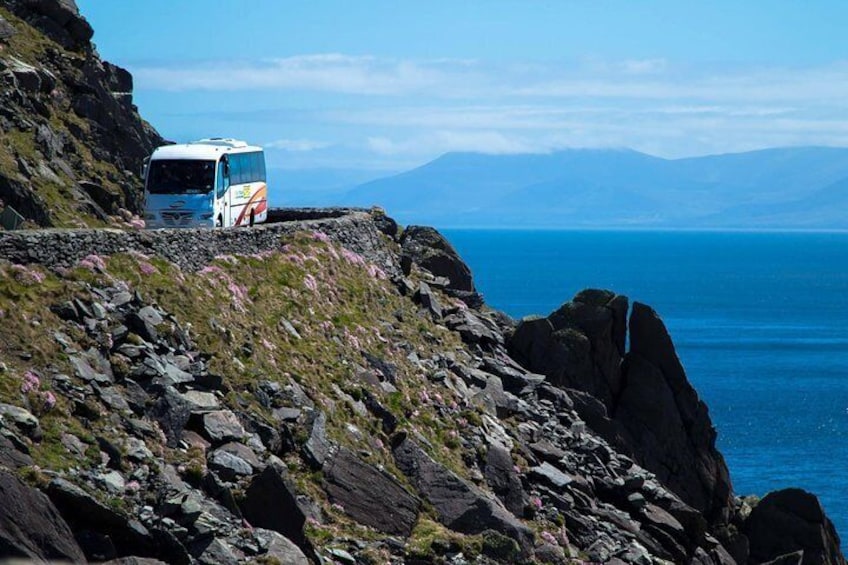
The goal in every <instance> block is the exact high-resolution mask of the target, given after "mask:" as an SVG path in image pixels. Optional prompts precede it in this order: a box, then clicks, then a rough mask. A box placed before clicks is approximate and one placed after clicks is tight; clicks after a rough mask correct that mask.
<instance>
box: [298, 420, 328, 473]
mask: <svg viewBox="0 0 848 565" xmlns="http://www.w3.org/2000/svg"><path fill="white" fill-rule="evenodd" d="M310 420H311V421H310V422H309V423H308V424H307V425H308V426H309V430H310V431H309V439H307V440H306V443H305V444H304V445H303V456H304V457H305V458H306V461H307V463H309V465H310V466H312V467H313V468H314V469H321V468H322V467H323V466H324V462H325V461H326V459H327V456H328V455H329V453H330V451H331V450H332V449H333V445H332V443H331V442H330V440H329V439H328V438H327V417H326V416H325V415H324V413H323V412H313V413H312V414H311V417H310Z"/></svg>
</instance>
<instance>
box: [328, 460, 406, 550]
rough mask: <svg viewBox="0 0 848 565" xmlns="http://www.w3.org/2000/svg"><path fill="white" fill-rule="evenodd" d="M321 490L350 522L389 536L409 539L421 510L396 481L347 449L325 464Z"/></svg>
mask: <svg viewBox="0 0 848 565" xmlns="http://www.w3.org/2000/svg"><path fill="white" fill-rule="evenodd" d="M324 490H326V491H327V494H328V495H329V497H330V501H331V502H333V503H336V504H339V505H341V506H342V508H344V511H345V513H347V514H348V515H350V517H351V518H353V519H354V520H356V521H357V522H359V523H360V524H365V525H366V526H371V527H372V528H374V529H375V530H378V531H380V532H383V533H386V534H391V535H400V536H404V537H406V536H408V535H409V534H410V532H411V531H412V527H413V526H414V525H415V521H416V520H417V518H418V510H419V508H420V507H421V502H420V501H419V500H418V499H417V498H415V497H414V496H412V495H411V494H409V493H408V492H407V491H406V489H405V488H403V486H402V485H401V484H400V483H399V482H398V481H397V479H395V478H394V477H392V476H391V475H389V474H388V473H386V472H385V471H380V470H378V469H376V468H375V467H373V466H371V465H369V464H367V463H365V462H364V461H362V460H361V459H359V458H358V457H357V456H356V455H354V453H353V452H351V451H350V450H349V449H346V448H340V449H339V450H338V451H337V452H336V453H335V454H333V455H332V456H331V457H330V458H329V459H328V460H327V461H326V462H325V463H324Z"/></svg>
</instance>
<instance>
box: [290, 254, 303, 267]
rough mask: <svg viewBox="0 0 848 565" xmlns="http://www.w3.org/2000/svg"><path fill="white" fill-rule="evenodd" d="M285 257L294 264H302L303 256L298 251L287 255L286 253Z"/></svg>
mask: <svg viewBox="0 0 848 565" xmlns="http://www.w3.org/2000/svg"><path fill="white" fill-rule="evenodd" d="M286 259H288V260H289V261H291V262H292V263H294V264H295V265H303V256H302V255H300V254H298V253H289V254H288V255H286Z"/></svg>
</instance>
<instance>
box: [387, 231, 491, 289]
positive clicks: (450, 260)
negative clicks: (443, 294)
mask: <svg viewBox="0 0 848 565" xmlns="http://www.w3.org/2000/svg"><path fill="white" fill-rule="evenodd" d="M401 246H402V249H403V254H404V255H407V256H409V257H410V258H411V259H412V261H413V262H415V263H417V264H418V265H419V266H421V267H422V268H424V269H426V270H428V271H430V272H431V273H433V274H434V275H436V276H439V277H447V278H448V279H449V280H450V284H449V288H452V289H456V290H465V291H475V288H474V282H473V281H472V279H471V269H469V268H468V265H466V264H465V263H464V262H463V261H462V259H461V258H460V257H459V254H458V253H457V252H456V250H455V249H454V248H453V246H452V245H451V244H450V243H449V242H448V240H447V239H445V238H444V236H442V234H440V233H439V232H438V231H436V230H435V229H433V228H430V227H424V226H408V227H407V228H406V229H405V230H404V232H403V235H402V236H401Z"/></svg>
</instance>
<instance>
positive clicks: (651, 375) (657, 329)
mask: <svg viewBox="0 0 848 565" xmlns="http://www.w3.org/2000/svg"><path fill="white" fill-rule="evenodd" d="M623 380H624V383H625V384H624V387H623V389H622V391H621V394H620V396H619V398H618V403H617V406H616V407H615V410H614V413H613V418H614V419H615V420H616V421H618V422H620V423H621V425H622V426H623V427H624V429H625V430H626V432H627V434H628V435H629V436H630V438H632V448H633V450H634V451H635V452H636V453H638V454H639V460H640V462H641V463H642V464H643V465H645V467H647V468H648V469H651V470H652V471H654V472H656V473H657V475H658V477H659V478H660V480H661V481H662V482H663V483H664V484H666V485H668V487H669V488H670V489H671V490H673V491H674V492H676V493H677V494H678V495H679V496H680V497H681V498H682V499H683V500H684V501H686V502H687V503H688V504H690V505H691V506H693V507H694V508H696V509H698V510H700V511H702V512H704V514H705V515H706V517H707V519H708V520H710V521H713V522H726V521H727V519H728V517H729V511H730V494H731V485H730V475H729V472H728V470H727V465H726V464H725V462H724V458H723V457H722V456H721V454H720V453H719V452H718V450H717V449H716V447H715V440H716V432H715V428H714V427H713V425H712V421H711V420H710V416H709V411H708V410H707V406H706V405H705V404H704V403H703V402H702V401H701V400H700V399H699V398H698V394H697V392H695V389H694V388H693V387H692V385H691V384H690V383H689V381H688V380H687V378H686V374H685V372H684V370H683V366H682V365H681V364H680V360H679V359H678V357H677V353H676V352H675V350H674V345H673V344H672V342H671V337H670V336H669V334H668V331H667V330H666V328H665V324H663V322H662V320H660V318H659V316H657V313H656V312H654V310H653V309H651V308H650V307H648V306H645V305H644V304H640V303H638V302H636V303H634V304H633V311H632V313H631V315H630V352H629V353H628V354H627V356H626V358H625V362H624V367H623Z"/></svg>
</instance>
